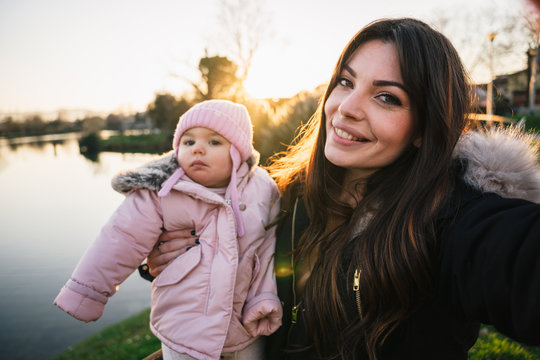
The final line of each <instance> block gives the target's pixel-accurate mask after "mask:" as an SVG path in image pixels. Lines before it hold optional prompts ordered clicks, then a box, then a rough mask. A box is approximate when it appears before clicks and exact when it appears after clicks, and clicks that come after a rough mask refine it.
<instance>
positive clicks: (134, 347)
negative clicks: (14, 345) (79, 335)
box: [53, 309, 161, 360]
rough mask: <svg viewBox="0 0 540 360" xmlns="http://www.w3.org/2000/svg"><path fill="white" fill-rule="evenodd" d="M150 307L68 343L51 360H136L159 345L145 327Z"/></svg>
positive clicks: (146, 326) (148, 353)
mask: <svg viewBox="0 0 540 360" xmlns="http://www.w3.org/2000/svg"><path fill="white" fill-rule="evenodd" d="M149 315H150V309H147V310H144V311H142V312H141V313H139V314H137V315H134V316H132V317H130V318H128V319H126V320H124V321H121V322H119V323H117V324H115V325H112V326H109V327H108V328H106V329H104V330H102V331H101V332H99V333H97V334H95V335H93V336H91V337H89V338H88V339H86V340H83V341H81V342H80V343H78V344H76V345H74V346H71V347H69V348H68V349H67V350H65V351H64V352H62V353H60V354H59V355H57V356H56V357H54V358H53V360H68V359H69V360H72V359H77V360H99V359H108V360H114V359H118V360H131V359H133V360H139V359H142V358H144V357H145V356H147V355H150V354H151V353H153V352H154V351H156V350H158V349H159V348H160V347H161V342H160V341H159V340H158V339H157V338H156V337H155V336H154V334H152V332H151V331H150V329H149V327H148V318H149Z"/></svg>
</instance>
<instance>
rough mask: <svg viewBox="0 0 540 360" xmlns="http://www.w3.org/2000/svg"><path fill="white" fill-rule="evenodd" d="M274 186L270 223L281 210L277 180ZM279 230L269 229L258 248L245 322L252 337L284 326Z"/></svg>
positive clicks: (273, 227) (243, 320)
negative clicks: (277, 274) (277, 251)
mask: <svg viewBox="0 0 540 360" xmlns="http://www.w3.org/2000/svg"><path fill="white" fill-rule="evenodd" d="M272 185H273V186H272V199H271V201H270V209H269V214H268V222H267V223H268V224H270V223H271V222H272V220H274V219H275V218H276V217H277V215H278V214H279V209H280V200H279V193H278V191H277V188H275V185H274V183H273V182H272ZM275 230H276V228H275V226H271V227H270V228H268V229H266V233H265V238H264V241H263V242H262V243H261V245H260V246H259V248H258V249H257V253H256V254H257V257H258V259H259V262H260V270H259V272H258V274H257V275H256V276H255V278H254V279H253V280H252V284H251V287H250V289H249V292H248V296H247V301H246V304H245V307H244V311H243V316H242V318H243V319H242V322H243V324H244V327H245V328H246V330H247V331H248V332H249V333H250V334H251V335H252V336H258V335H270V334H272V333H273V332H274V331H276V330H277V329H278V328H279V327H280V326H281V318H282V315H283V312H282V308H281V302H280V301H279V298H278V296H277V285H276V277H275V273H274V252H275V247H276V234H275V233H276V231H275Z"/></svg>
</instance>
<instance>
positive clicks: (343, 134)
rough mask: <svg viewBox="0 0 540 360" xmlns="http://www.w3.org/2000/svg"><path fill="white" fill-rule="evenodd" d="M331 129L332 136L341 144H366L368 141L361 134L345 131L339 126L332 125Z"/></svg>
mask: <svg viewBox="0 0 540 360" xmlns="http://www.w3.org/2000/svg"><path fill="white" fill-rule="evenodd" d="M332 130H333V131H332V136H333V138H334V139H335V140H336V141H337V142H339V143H341V144H345V145H350V144H366V143H368V142H370V141H369V140H368V139H366V138H365V137H364V136H363V135H361V134H358V133H356V134H355V133H351V132H350V131H347V130H346V129H344V128H342V127H339V126H334V125H332Z"/></svg>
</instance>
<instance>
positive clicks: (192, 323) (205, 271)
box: [54, 154, 282, 359]
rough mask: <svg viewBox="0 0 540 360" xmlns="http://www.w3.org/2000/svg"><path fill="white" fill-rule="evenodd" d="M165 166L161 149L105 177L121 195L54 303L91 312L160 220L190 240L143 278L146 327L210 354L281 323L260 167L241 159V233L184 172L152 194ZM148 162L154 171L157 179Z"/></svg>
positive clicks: (225, 208) (269, 195)
mask: <svg viewBox="0 0 540 360" xmlns="http://www.w3.org/2000/svg"><path fill="white" fill-rule="evenodd" d="M175 164H176V161H175V159H174V156H173V155H172V154H169V155H167V156H164V157H162V158H161V159H160V160H158V161H155V162H154V163H153V164H151V166H145V167H144V168H141V169H138V170H135V171H133V172H130V173H125V174H122V175H120V176H119V177H117V178H116V179H114V180H113V187H115V188H116V189H117V190H119V191H122V192H129V193H128V195H127V197H126V199H125V200H124V202H123V203H122V204H121V205H120V206H119V208H118V209H117V210H116V212H115V213H114V214H113V215H112V217H111V218H110V220H109V221H108V223H107V224H106V225H105V226H104V227H103V229H102V231H101V233H100V234H99V236H98V237H97V239H96V240H95V241H94V242H93V243H92V245H91V246H90V248H89V249H88V250H87V251H86V253H85V254H84V257H83V258H82V259H81V260H80V262H79V264H78V265H77V268H76V269H75V271H74V272H73V274H72V276H71V279H70V280H69V281H68V282H67V283H66V285H65V286H64V287H63V288H62V290H61V291H60V293H59V295H58V296H57V297H56V299H55V301H54V303H55V305H57V306H58V307H60V308H61V309H62V310H64V311H66V312H67V313H69V314H70V315H72V316H74V317H75V318H77V319H79V320H83V321H87V322H88V321H93V320H97V319H98V318H99V317H100V316H101V315H102V313H103V310H104V306H105V303H106V302H107V299H108V297H110V296H112V295H113V294H114V293H115V292H116V286H117V285H118V284H120V283H122V282H123V281H124V280H125V279H126V278H127V277H128V276H129V275H130V274H131V273H132V272H133V271H134V270H135V269H136V268H137V267H138V266H139V265H140V264H141V262H142V260H143V259H145V258H146V257H147V255H148V254H149V253H150V251H151V250H152V247H153V246H154V245H155V243H156V241H157V238H158V236H159V235H160V234H161V233H162V231H163V230H162V228H164V229H166V230H174V229H184V228H193V227H195V229H196V232H197V234H198V235H199V239H200V245H198V246H194V247H193V248H192V249H190V250H189V251H187V252H186V253H184V254H182V255H181V256H179V257H178V258H177V259H175V260H174V261H173V262H172V263H171V264H170V265H169V266H168V267H167V268H166V269H165V270H164V271H163V272H162V273H161V274H160V275H159V276H158V277H157V278H156V279H155V280H154V281H153V283H152V305H151V309H152V310H151V315H150V327H151V329H152V331H153V333H154V334H155V335H156V336H157V337H158V338H159V339H160V340H161V341H162V342H163V343H165V344H166V345H167V346H168V347H170V348H172V349H174V350H176V351H177V352H181V353H187V354H189V355H191V356H193V357H195V358H198V359H218V358H219V356H220V354H221V353H222V352H230V351H236V350H240V349H242V348H244V347H246V346H247V345H249V344H250V343H252V342H253V341H255V339H256V337H257V336H258V335H269V334H271V333H272V332H274V331H275V330H277V329H278V328H279V326H280V325H281V315H282V313H281V311H282V310H281V303H280V301H279V299H278V297H277V289H276V282H275V276H274V273H273V268H274V265H273V254H274V248H275V235H274V232H275V231H274V230H275V229H274V228H272V227H271V226H270V223H271V221H272V220H273V219H274V218H275V217H276V216H277V214H278V212H279V194H278V190H277V187H276V185H275V183H274V182H273V180H272V179H271V178H270V176H269V175H268V173H267V172H266V171H265V170H263V169H261V168H260V167H258V166H253V167H252V168H251V169H249V168H248V165H247V164H246V163H244V164H242V166H241V167H240V169H239V170H238V173H237V174H238V176H237V179H238V197H239V202H240V206H239V207H240V210H241V212H242V216H243V221H244V227H245V235H244V236H243V237H241V238H237V235H236V225H235V220H234V215H233V211H232V209H231V207H230V205H228V203H227V201H225V199H223V197H221V196H219V195H217V194H216V193H214V192H212V191H210V190H208V189H207V188H205V187H203V186H201V185H199V184H197V183H194V182H193V181H191V180H189V178H187V177H185V176H184V177H183V178H182V179H181V180H180V181H179V182H178V183H177V184H176V185H175V186H174V187H173V191H171V192H170V193H169V195H167V196H165V197H158V196H157V191H156V190H158V188H159V184H160V183H161V182H162V180H163V179H164V178H166V176H167V175H168V174H169V173H170V172H171V171H172V170H174V169H171V168H174V167H175V166H176V165H175ZM156 169H158V170H159V171H162V172H164V173H162V174H160V176H161V177H160V176H156V175H155V174H154V172H155V171H156ZM268 227H270V229H268Z"/></svg>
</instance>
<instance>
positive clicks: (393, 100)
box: [377, 93, 401, 106]
mask: <svg viewBox="0 0 540 360" xmlns="http://www.w3.org/2000/svg"><path fill="white" fill-rule="evenodd" d="M377 97H378V98H379V99H380V100H381V101H382V102H383V103H385V104H388V105H398V106H399V105H401V101H400V100H399V99H398V98H397V96H395V95H392V94H388V93H383V94H380V95H378V96H377Z"/></svg>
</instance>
